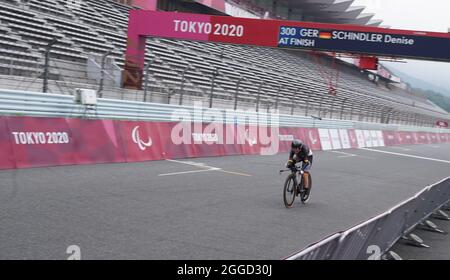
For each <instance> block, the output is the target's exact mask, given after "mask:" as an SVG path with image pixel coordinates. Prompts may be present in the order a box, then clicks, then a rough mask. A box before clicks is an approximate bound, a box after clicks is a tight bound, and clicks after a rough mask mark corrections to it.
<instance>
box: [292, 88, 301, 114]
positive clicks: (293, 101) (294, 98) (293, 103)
mask: <svg viewBox="0 0 450 280" xmlns="http://www.w3.org/2000/svg"><path fill="white" fill-rule="evenodd" d="M299 91H300V89H299V88H298V89H297V90H296V91H295V93H294V96H293V97H292V103H291V115H294V110H295V100H296V98H297V94H298V92H299Z"/></svg>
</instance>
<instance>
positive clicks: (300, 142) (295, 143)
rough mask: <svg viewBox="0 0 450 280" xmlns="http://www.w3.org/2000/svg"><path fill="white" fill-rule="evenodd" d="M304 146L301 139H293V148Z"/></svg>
mask: <svg viewBox="0 0 450 280" xmlns="http://www.w3.org/2000/svg"><path fill="white" fill-rule="evenodd" d="M302 147H303V142H302V141H301V140H298V139H295V140H294V141H292V144H291V148H292V149H296V148H300V149H301V148H302Z"/></svg>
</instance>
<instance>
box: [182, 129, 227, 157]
mask: <svg viewBox="0 0 450 280" xmlns="http://www.w3.org/2000/svg"><path fill="white" fill-rule="evenodd" d="M196 127H197V129H196ZM224 128H225V126H224V125H223V124H221V123H209V124H197V123H195V124H194V130H193V132H192V134H191V136H192V145H193V148H194V151H195V157H211V156H224V155H225V149H224V147H223V146H224V143H226V139H225V129H224ZM230 130H231V129H230Z"/></svg>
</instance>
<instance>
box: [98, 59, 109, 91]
mask: <svg viewBox="0 0 450 280" xmlns="http://www.w3.org/2000/svg"><path fill="white" fill-rule="evenodd" d="M111 54H112V52H111V51H108V52H106V53H105V54H104V55H103V56H102V69H101V71H102V72H101V74H102V75H101V78H100V85H99V87H98V97H100V98H101V97H102V95H103V92H102V91H103V83H104V80H105V64H106V58H107V57H108V56H109V55H111Z"/></svg>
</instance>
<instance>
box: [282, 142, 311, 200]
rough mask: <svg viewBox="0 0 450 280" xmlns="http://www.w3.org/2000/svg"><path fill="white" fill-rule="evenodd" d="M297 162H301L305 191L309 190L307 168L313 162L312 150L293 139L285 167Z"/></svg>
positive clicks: (308, 168)
mask: <svg viewBox="0 0 450 280" xmlns="http://www.w3.org/2000/svg"><path fill="white" fill-rule="evenodd" d="M299 162H302V169H303V171H304V174H303V182H304V183H305V189H306V191H307V192H309V170H310V169H311V166H312V162H313V152H312V150H311V149H310V148H309V147H308V146H307V145H306V144H304V143H303V142H302V141H301V140H298V139H295V140H294V141H292V144H291V153H290V154H289V160H288V162H287V163H286V167H287V168H291V167H292V166H294V165H295V164H296V163H299Z"/></svg>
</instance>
